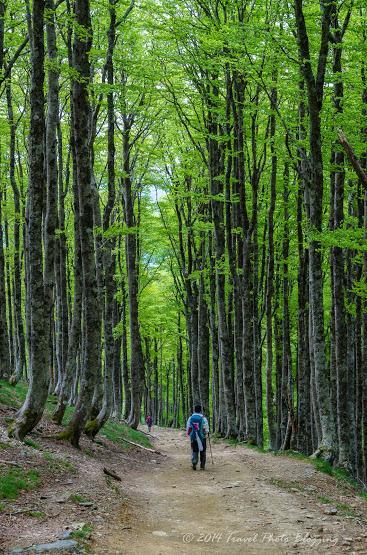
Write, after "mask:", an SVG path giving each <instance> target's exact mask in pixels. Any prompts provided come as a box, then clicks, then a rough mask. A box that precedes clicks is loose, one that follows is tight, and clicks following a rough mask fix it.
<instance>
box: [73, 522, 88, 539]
mask: <svg viewBox="0 0 367 555" xmlns="http://www.w3.org/2000/svg"><path fill="white" fill-rule="evenodd" d="M92 532H93V527H92V525H91V524H83V526H82V527H81V528H80V529H79V530H73V531H72V532H71V534H70V537H71V538H74V539H75V540H82V541H83V540H87V539H89V538H90V535H91V533H92Z"/></svg>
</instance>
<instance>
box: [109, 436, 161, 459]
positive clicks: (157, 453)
mask: <svg viewBox="0 0 367 555" xmlns="http://www.w3.org/2000/svg"><path fill="white" fill-rule="evenodd" d="M119 439H121V441H125V443H128V444H129V445H134V446H135V447H139V448H140V449H144V451H150V453H155V454H156V455H162V453H161V452H160V451H156V449H150V448H149V447H143V446H142V445H140V444H139V443H135V442H134V441H129V440H128V439H125V438H124V437H120V438H119Z"/></svg>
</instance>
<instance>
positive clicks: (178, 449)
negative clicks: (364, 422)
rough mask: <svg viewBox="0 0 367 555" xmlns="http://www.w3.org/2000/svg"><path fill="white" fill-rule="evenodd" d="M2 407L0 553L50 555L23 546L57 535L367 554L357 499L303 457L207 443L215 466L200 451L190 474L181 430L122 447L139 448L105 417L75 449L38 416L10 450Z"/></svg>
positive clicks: (148, 545)
mask: <svg viewBox="0 0 367 555" xmlns="http://www.w3.org/2000/svg"><path fill="white" fill-rule="evenodd" d="M13 391H14V390H13ZM17 391H18V393H19V392H22V391H21V386H19V388H18V389H17ZM2 392H3V393H2ZM1 395H3V397H4V396H5V397H7V396H8V397H9V395H13V393H12V391H11V390H7V389H6V388H3V389H1V388H0V402H1V400H2V399H1ZM14 395H15V394H14ZM5 400H6V401H7V405H4V404H2V405H1V404H0V494H1V492H2V493H3V495H2V498H1V499H0V552H1V553H5V554H10V553H35V552H37V553H38V552H42V553H51V552H52V553H53V552H54V551H51V549H50V550H49V551H48V550H47V548H46V549H45V548H43V550H40V551H37V549H35V548H34V547H30V546H35V545H38V544H44V543H48V542H52V541H57V540H62V541H65V539H69V540H73V541H74V546H73V549H74V551H73V552H77V553H92V554H96V555H99V554H106V555H117V554H121V555H123V554H129V555H130V554H131V555H134V554H139V555H140V554H141V555H159V554H162V555H164V554H170V555H174V554H176V553H180V554H181V553H182V554H194V553H195V554H197V553H209V552H211V553H215V554H217V553H218V554H222V553H233V554H235V553H246V554H247V553H248V554H252V553H257V554H262V553H264V554H267V553H274V554H276V553H282V554H286V553H310V554H316V553H318V554H320V553H330V554H334V553H350V554H352V553H367V502H366V499H365V498H363V497H361V496H360V495H359V494H358V492H357V491H356V490H355V488H353V487H352V485H350V484H349V483H348V482H346V481H341V480H340V479H337V478H335V477H334V476H330V475H327V474H324V473H322V472H320V471H319V470H317V469H316V468H315V466H314V464H312V463H310V462H309V461H306V460H300V459H298V458H294V457H289V456H276V455H273V454H270V453H261V452H258V451H257V450H255V449H250V448H248V447H245V446H243V445H238V444H237V445H232V444H228V443H226V442H224V441H220V440H215V443H214V444H213V456H214V465H212V464H211V461H210V454H209V452H208V464H207V469H206V470H205V472H201V471H199V470H197V471H196V472H193V470H192V469H191V467H190V452H189V445H188V441H187V438H186V437H185V434H184V432H183V431H178V430H170V429H160V428H155V429H154V431H153V434H154V441H153V444H154V448H155V449H156V450H159V452H160V453H161V454H156V453H152V452H149V451H146V450H143V449H140V448H135V447H132V446H129V445H127V444H126V443H124V442H123V441H121V437H122V436H124V437H125V438H129V439H130V440H131V439H133V440H134V441H136V442H139V443H141V444H142V445H143V446H145V447H147V446H149V443H148V441H147V436H144V434H142V433H139V432H134V434H135V435H134V436H133V437H132V436H130V435H128V434H130V433H131V430H126V427H123V425H121V424H118V423H113V422H112V423H109V424H108V425H107V427H106V429H105V431H104V434H105V435H104V436H103V437H102V436H100V438H99V440H98V442H96V443H92V442H91V441H89V440H88V439H86V438H83V440H82V444H81V450H75V449H73V448H72V447H70V446H69V445H67V444H66V443H62V442H58V441H57V440H55V438H54V436H55V434H56V432H57V431H58V427H56V426H54V425H53V424H51V422H50V421H49V420H47V418H46V419H44V420H43V421H42V423H41V424H40V425H39V426H38V428H37V429H36V431H35V432H34V433H33V434H31V435H30V437H29V439H28V440H27V442H26V443H19V442H16V441H14V440H9V439H8V438H7V436H6V422H7V420H9V418H11V416H12V415H13V414H14V407H11V406H10V405H9V403H10V401H11V399H10V398H9V399H5ZM20 400H21V399H17V402H20ZM15 404H16V403H15ZM50 408H51V407H48V409H47V411H49V410H50ZM48 413H49V412H47V414H48ZM10 463H13V464H10ZM104 468H107V469H108V470H110V471H113V472H115V473H116V474H117V475H119V476H120V477H121V478H122V481H121V482H119V481H116V480H114V479H112V478H110V477H108V476H106V475H105V474H104V472H103V469H104ZM17 480H18V482H17ZM15 484H18V485H17V486H15ZM17 487H18V490H17V491H16V488H17ZM14 488H15V489H14ZM13 494H14V495H13ZM16 494H17V495H16ZM75 542H77V545H76V546H75ZM17 549H18V551H17ZM14 550H15V551H14ZM57 552H58V553H60V551H57Z"/></svg>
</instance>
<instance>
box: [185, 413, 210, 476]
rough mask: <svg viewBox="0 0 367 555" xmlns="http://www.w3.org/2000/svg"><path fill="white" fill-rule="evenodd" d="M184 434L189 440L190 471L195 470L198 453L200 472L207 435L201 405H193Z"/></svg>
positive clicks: (203, 460) (207, 431) (206, 424)
mask: <svg viewBox="0 0 367 555" xmlns="http://www.w3.org/2000/svg"><path fill="white" fill-rule="evenodd" d="M186 433H187V436H188V437H190V440H191V462H192V469H193V470H196V465H197V464H198V460H199V453H200V470H205V462H206V435H207V434H209V424H208V420H207V419H206V418H205V416H204V415H203V414H202V407H201V405H195V408H194V412H193V414H192V415H191V416H190V418H189V419H188V421H187V425H186Z"/></svg>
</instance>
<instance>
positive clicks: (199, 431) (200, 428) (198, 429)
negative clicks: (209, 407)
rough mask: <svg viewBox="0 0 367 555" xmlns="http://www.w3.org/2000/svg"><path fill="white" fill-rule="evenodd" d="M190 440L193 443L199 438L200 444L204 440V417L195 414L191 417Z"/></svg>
mask: <svg viewBox="0 0 367 555" xmlns="http://www.w3.org/2000/svg"><path fill="white" fill-rule="evenodd" d="M190 428H191V432H190V439H191V441H196V440H197V436H199V440H200V442H202V441H203V440H204V437H205V434H204V417H203V416H201V415H200V414H193V415H192V416H191V417H190Z"/></svg>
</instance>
